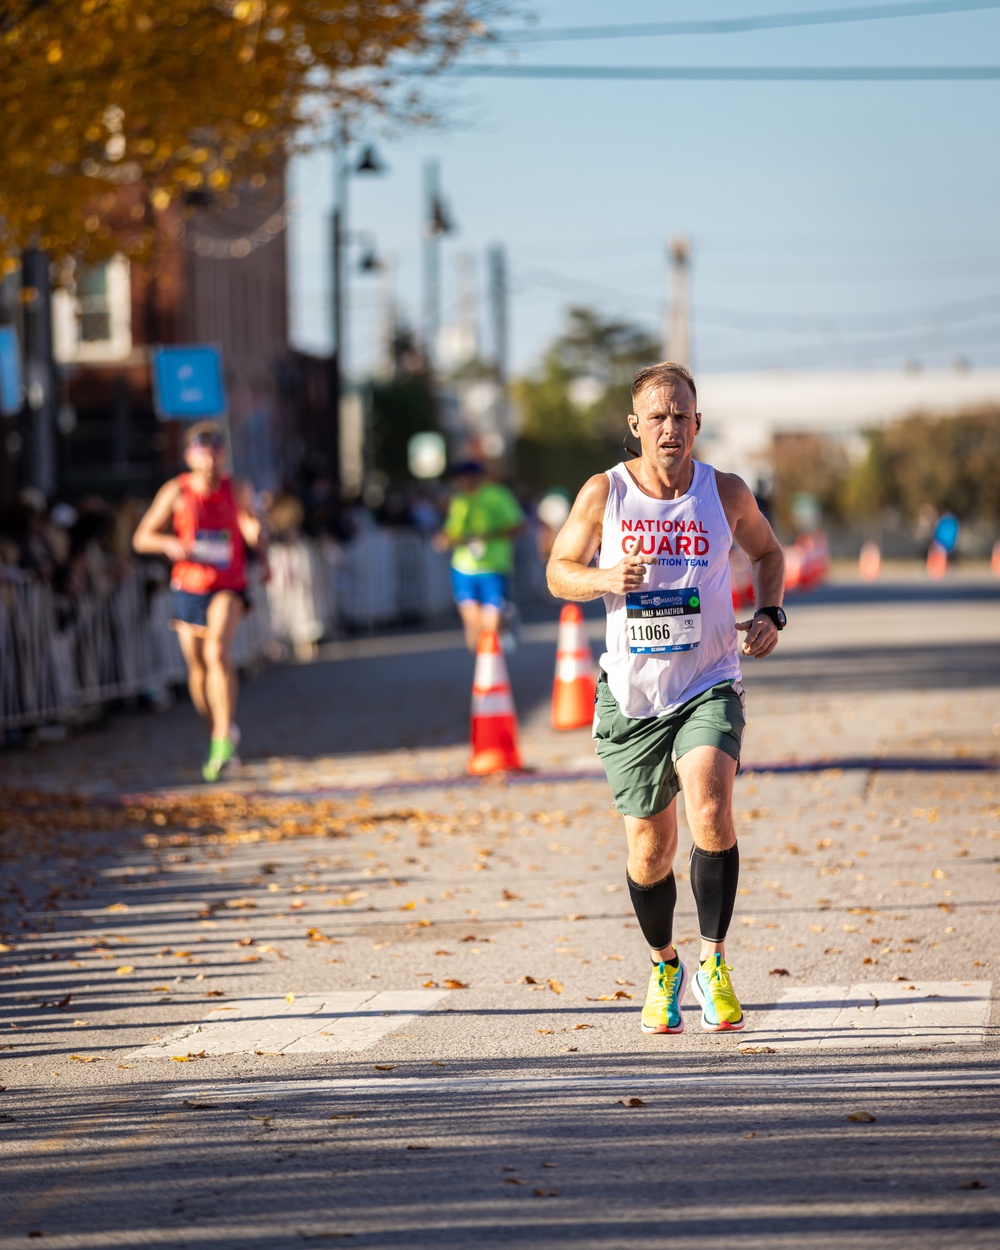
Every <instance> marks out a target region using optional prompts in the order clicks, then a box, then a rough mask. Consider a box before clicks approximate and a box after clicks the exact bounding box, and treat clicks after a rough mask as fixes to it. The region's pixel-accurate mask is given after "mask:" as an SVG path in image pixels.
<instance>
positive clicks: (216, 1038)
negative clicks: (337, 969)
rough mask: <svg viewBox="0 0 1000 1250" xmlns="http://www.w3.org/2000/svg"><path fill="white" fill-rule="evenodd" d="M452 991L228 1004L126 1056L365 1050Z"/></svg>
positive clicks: (337, 995) (335, 994)
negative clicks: (222, 1011) (220, 1011)
mask: <svg viewBox="0 0 1000 1250" xmlns="http://www.w3.org/2000/svg"><path fill="white" fill-rule="evenodd" d="M450 992H451V991H450V990H340V991H333V992H331V993H327V994H296V995H295V996H294V997H293V998H292V1000H291V1002H289V1001H288V999H287V998H277V997H261V998H246V999H242V1000H236V1001H234V1002H232V1003H227V1004H226V1006H227V1007H232V1009H233V1010H232V1011H227V1012H226V1014H225V1017H224V1018H221V1017H220V1016H218V1015H209V1016H206V1018H205V1019H204V1020H202V1021H201V1022H200V1023H198V1024H189V1025H186V1026H185V1027H184V1028H183V1029H180V1030H179V1031H178V1032H176V1033H173V1034H171V1035H170V1037H167V1038H164V1039H163V1040H162V1041H159V1042H152V1043H150V1045H148V1046H143V1047H141V1048H140V1049H139V1050H135V1051H133V1052H132V1053H131V1054H130V1055H128V1056H126V1057H127V1058H128V1059H162V1058H164V1057H166V1058H170V1057H171V1056H172V1055H177V1054H188V1053H189V1052H192V1051H193V1052H195V1053H197V1052H200V1051H204V1052H205V1053H206V1055H236V1054H247V1053H253V1052H255V1051H267V1052H268V1053H273V1054H282V1055H302V1054H334V1053H336V1052H339V1051H355V1050H364V1049H365V1048H366V1047H368V1046H371V1045H373V1044H374V1043H375V1042H377V1041H378V1040H379V1039H380V1038H383V1037H385V1036H386V1034H388V1033H394V1032H396V1030H397V1029H402V1028H404V1027H405V1026H406V1025H409V1024H413V1022H414V1021H415V1020H417V1019H418V1017H420V1016H422V1015H425V1014H426V1013H427V1012H428V1011H430V1010H431V1009H432V1008H434V1007H436V1006H437V1004H438V1003H439V1002H440V1001H441V1000H442V999H443V998H447V997H448V995H449V993H450Z"/></svg>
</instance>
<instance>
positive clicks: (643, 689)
mask: <svg viewBox="0 0 1000 1250" xmlns="http://www.w3.org/2000/svg"><path fill="white" fill-rule="evenodd" d="M693 465H694V476H693V478H692V480H691V487H690V489H689V490H688V492H687V494H686V495H682V496H681V497H680V498H679V499H653V498H651V497H650V496H649V495H647V494H646V493H645V492H644V491H643V490H641V489H640V488H639V486H638V485H637V484H636V482H635V479H634V478H633V477H632V474H631V473H629V471H628V469H627V468H626V467H625V465H624V464H618V465H615V467H614V468H613V469H609V470H608V478H609V479H610V481H611V489H610V491H609V492H608V502H607V506H606V507H605V509H604V528H603V535H602V539H601V549H600V553H599V559H598V566H599V567H600V568H602V569H607V568H611V567H612V566H613V565H615V564H617V563H618V561H619V560H620V559H621V558H622V556H623V555H624V554H625V547H626V544H628V543H629V542H633V543H634V542H635V541H636V539H638V542H639V544H640V546H639V547H636V550H637V551H638V550H640V548H641V550H642V551H643V552H644V553H645V554H646V555H652V556H656V563H654V564H651V565H650V566H649V568H648V570H647V572H646V581H645V582H644V583H643V586H642V589H641V590H639V591H631V592H629V594H628V595H614V594H606V595H605V596H604V604H605V607H606V608H607V611H608V633H607V650H606V651H605V652H604V654H603V655H602V656H601V668H602V669H604V671H605V673H607V675H608V686H609V688H610V690H611V693H612V694H613V695H614V696H615V698H616V699H617V701H618V705H619V707H620V708H621V710H622V712H624V714H625V715H626V716H628V717H631V718H632V719H648V718H649V717H652V716H664V715H666V714H667V713H668V712H672V711H674V710H675V709H676V708H678V707H680V706H681V705H682V704H683V703H686V702H687V701H688V699H693V698H694V697H695V696H696V695H699V694H702V693H704V691H706V690H708V689H709V688H710V687H712V686H714V685H716V684H717V683H718V682H721V681H738V680H739V677H740V665H739V659H738V653H737V646H736V643H737V633H736V625H735V619H734V615H733V592H732V585H731V583H730V579H729V552H730V549H731V548H732V545H733V534H732V530H731V529H730V528H729V522H728V521H727V520H726V514H725V512H724V510H723V507H722V501H721V499H720V498H719V490H718V487H717V486H716V482H715V470H714V469H713V468H712V467H711V465H707V464H702V463H701V462H700V461H697V460H696V461H694V462H693Z"/></svg>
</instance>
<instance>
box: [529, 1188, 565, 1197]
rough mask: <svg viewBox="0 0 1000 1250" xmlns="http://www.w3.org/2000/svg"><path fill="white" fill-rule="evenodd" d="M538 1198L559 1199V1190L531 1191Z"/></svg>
mask: <svg viewBox="0 0 1000 1250" xmlns="http://www.w3.org/2000/svg"><path fill="white" fill-rule="evenodd" d="M531 1192H532V1193H533V1194H534V1195H535V1197H536V1198H558V1197H559V1190H558V1189H533V1190H532V1191H531Z"/></svg>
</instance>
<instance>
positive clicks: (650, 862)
mask: <svg viewBox="0 0 1000 1250" xmlns="http://www.w3.org/2000/svg"><path fill="white" fill-rule="evenodd" d="M625 837H626V839H627V841H628V862H627V865H626V871H627V873H628V876H629V879H630V881H631V882H632V883H633V884H634V885H635V886H638V887H639V891H640V892H642V891H645V890H649V889H655V888H657V887H660V886H662V884H663V883H664V882H665V881H666V879H667V878H668V877H672V875H673V867H674V856H675V855H676V853H677V800H676V799H674V800H672V801H671V803H670V804H669V806H668V807H665V808H664V809H663V811H662V812H657V813H656V814H655V815H654V816H643V817H640V816H626V817H625ZM664 894H665V892H664ZM673 897H674V899H676V887H675V889H674V893H673ZM634 901H635V900H634V899H633V902H634ZM663 905H664V907H665V908H667V909H668V910H669V913H670V914H669V915H664V916H662V917H651V918H650V920H651V921H652V922H653V925H654V927H655V922H656V921H659V924H660V925H662V926H663V927H664V928H665V929H666V930H667V931H668V932H669V931H670V930H671V928H672V924H673V906H672V904H671V902H670V900H669V899H667V898H666V897H664V899H663ZM641 922H642V918H641V917H640V923H641ZM644 927H646V928H649V927H650V926H649V923H648V922H647V924H646V925H645V926H644ZM649 950H650V955H651V957H652V958H653V959H654V960H671V959H673V958H674V957H675V955H676V951H675V950H674V946H673V942H672V941H671V942H668V944H667V945H666V946H660V947H655V946H650V948H649Z"/></svg>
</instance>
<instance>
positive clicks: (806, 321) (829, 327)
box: [520, 268, 1000, 334]
mask: <svg viewBox="0 0 1000 1250" xmlns="http://www.w3.org/2000/svg"><path fill="white" fill-rule="evenodd" d="M520 278H521V279H522V280H523V281H525V282H527V283H537V284H538V285H539V286H548V287H552V288H553V289H554V290H557V291H563V292H564V293H567V294H572V292H573V290H574V289H575V290H577V291H579V290H581V289H583V288H587V289H589V290H592V291H595V292H597V291H599V292H601V293H603V294H604V295H607V296H611V297H613V298H615V299H621V300H626V301H628V302H629V303H631V304H637V303H643V304H646V305H655V306H656V307H657V308H659V307H662V304H663V301H662V299H658V298H657V297H655V296H651V295H635V294H632V293H630V292H628V291H622V290H619V289H618V288H616V287H611V286H606V285H605V284H604V283H599V282H590V281H587V280H582V279H578V278H574V277H572V276H570V275H569V274H562V273H558V272H557V271H555V270H553V269H542V268H534V269H530V270H527V271H526V272H525V273H524V274H522V275H520ZM693 314H694V317H695V319H696V320H698V321H701V322H703V323H704V324H706V325H717V326H722V327H724V328H725V329H729V330H751V331H766V332H773V331H778V332H781V333H786V334H831V333H836V334H840V333H844V332H845V331H846V332H847V333H851V332H854V331H856V330H865V331H867V332H869V333H872V334H898V333H904V332H905V333H917V332H920V331H924V330H940V329H941V328H942V327H943V326H945V325H949V324H950V325H956V324H959V323H965V322H969V321H979V320H982V319H984V318H988V317H994V316H997V315H1000V294H995V295H987V296H983V297H982V298H980V299H974V300H962V301H959V302H953V303H947V304H935V305H931V306H929V307H925V308H910V309H901V310H899V311H892V312H884V313H850V312H838V313H836V314H821V315H819V316H817V315H810V314H802V313H755V312H749V311H746V310H742V309H736V308H724V307H721V306H719V305H713V304H701V303H698V302H696V303H695V305H694V308H693Z"/></svg>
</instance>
